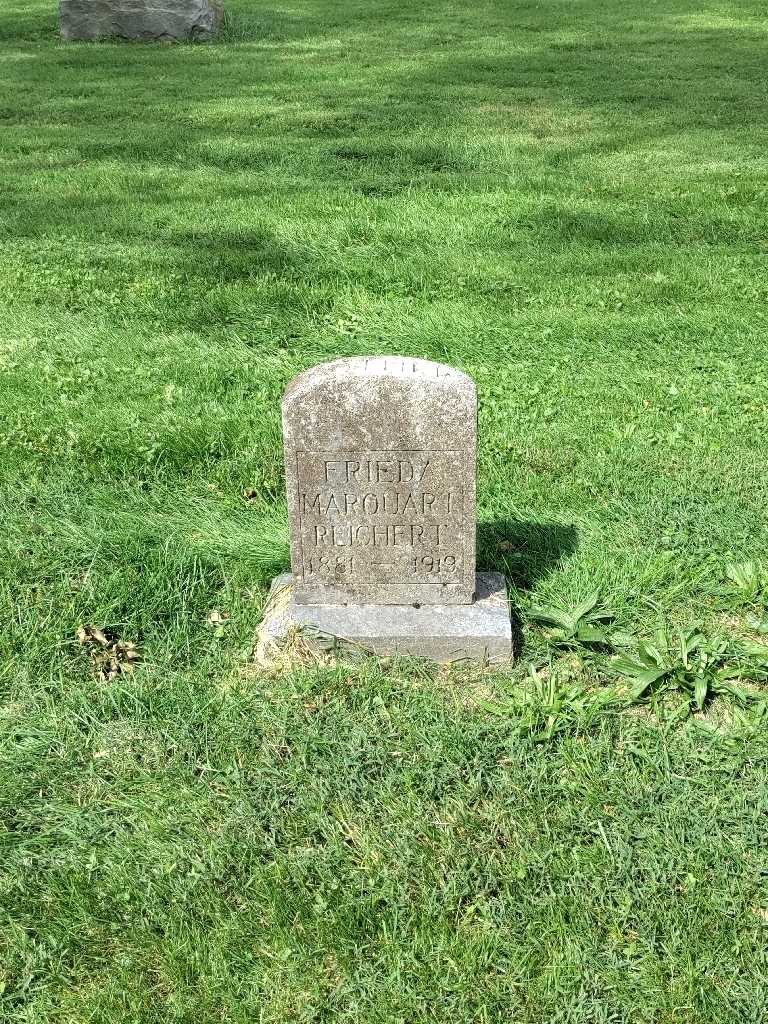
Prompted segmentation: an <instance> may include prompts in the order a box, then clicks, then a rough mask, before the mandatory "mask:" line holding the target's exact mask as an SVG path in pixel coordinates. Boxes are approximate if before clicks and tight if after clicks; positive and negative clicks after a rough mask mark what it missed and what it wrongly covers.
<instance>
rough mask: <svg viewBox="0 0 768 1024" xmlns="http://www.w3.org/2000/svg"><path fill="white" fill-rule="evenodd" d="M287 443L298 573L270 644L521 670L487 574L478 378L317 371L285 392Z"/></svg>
mask: <svg viewBox="0 0 768 1024" xmlns="http://www.w3.org/2000/svg"><path fill="white" fill-rule="evenodd" d="M283 440H284V447H285V470H286V485H287V495H288V513H289V522H290V534H291V566H292V570H293V571H292V574H291V575H290V576H284V577H280V578H279V579H278V580H276V581H275V583H274V584H273V597H274V595H276V594H277V593H278V592H280V593H281V594H282V595H283V596H282V599H281V601H280V602H279V608H280V613H279V615H276V614H274V613H273V614H271V615H270V614H269V613H268V614H267V616H266V618H265V623H264V626H263V627H262V637H264V636H268V637H271V638H273V639H275V640H278V639H279V638H280V637H281V636H283V635H285V634H286V633H287V631H288V630H289V629H290V627H291V625H294V626H299V627H304V626H312V627H314V629H315V630H318V631H320V632H322V633H323V634H328V635H331V636H334V637H338V638H341V639H343V640H346V641H349V642H350V643H352V644H357V645H359V646H361V647H364V648H366V649H368V650H372V651H374V652H375V653H378V654H392V653H396V652H400V653H408V654H419V655H423V656H426V657H429V658H432V659H434V660H437V661H454V660H473V661H486V662H497V663H498V662H505V661H508V660H509V659H510V657H511V628H510V618H509V609H508V605H507V599H506V587H505V584H504V580H503V577H502V576H500V574H498V573H481V574H477V573H476V569H475V522H476V511H475V504H476V501H475V475H476V453H477V394H476V389H475V384H474V381H473V380H472V379H471V378H470V377H468V376H467V375H466V374H465V373H462V372H461V371H459V370H456V369H453V368H452V367H450V366H445V365H443V364H442V363H435V362H430V361H428V360H424V359H412V358H401V357H390V356H387V357H355V358H351V359H339V360H336V361H334V362H331V363H324V364H321V365H320V366H315V367H313V368H312V369H310V370H307V371H305V372H304V373H302V374H300V375H299V376H298V377H297V378H295V380H294V381H292V383H291V384H290V385H289V386H288V389H287V390H286V393H285V397H284V399H283ZM286 588H289V594H288V597H287V600H286ZM274 605H275V602H274V601H273V602H272V606H273V607H274Z"/></svg>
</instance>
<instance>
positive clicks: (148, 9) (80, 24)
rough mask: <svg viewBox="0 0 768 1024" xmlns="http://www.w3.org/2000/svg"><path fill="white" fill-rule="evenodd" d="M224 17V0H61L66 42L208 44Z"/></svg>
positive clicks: (62, 29) (63, 32)
mask: <svg viewBox="0 0 768 1024" xmlns="http://www.w3.org/2000/svg"><path fill="white" fill-rule="evenodd" d="M222 16H223V5H222V0H61V2H60V24H61V34H62V36H63V37H64V38H65V39H105V38H109V37H111V36H118V37H121V38H123V39H146V40H153V39H154V40H160V41H171V40H205V39H210V38H211V37H212V36H213V35H214V34H215V32H216V29H217V27H218V25H219V23H220V22H221V19H222Z"/></svg>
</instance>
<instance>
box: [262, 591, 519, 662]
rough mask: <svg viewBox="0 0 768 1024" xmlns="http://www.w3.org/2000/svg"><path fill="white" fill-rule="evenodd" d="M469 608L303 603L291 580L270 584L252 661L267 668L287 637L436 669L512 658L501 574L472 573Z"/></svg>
mask: <svg viewBox="0 0 768 1024" xmlns="http://www.w3.org/2000/svg"><path fill="white" fill-rule="evenodd" d="M475 589H476V596H475V600H474V601H473V603H472V604H471V605H423V606H422V607H420V608H414V607H413V605H372V604H369V605H351V604H349V605H338V604H336V605H333V604H325V605H308V604H298V603H297V601H296V599H295V592H294V583H293V577H292V576H291V575H290V574H288V573H286V574H285V575H284V576H278V577H277V579H276V580H274V582H273V583H272V590H271V592H270V595H269V600H268V602H267V611H266V613H265V616H264V621H263V622H262V624H261V627H260V629H259V643H258V652H259V657H260V660H261V661H262V662H263V663H265V664H269V663H270V662H271V661H272V660H274V659H275V658H276V657H277V656H278V653H279V652H280V650H281V649H282V648H283V647H284V645H285V644H286V643H288V642H290V639H291V637H292V636H293V635H295V634H299V635H301V637H302V642H303V643H304V644H305V645H308V646H309V647H310V648H311V647H313V646H314V647H316V648H317V649H318V651H327V650H328V648H329V646H332V649H333V650H334V651H336V652H338V653H340V654H343V653H345V651H349V650H350V649H355V648H357V649H360V650H363V651H369V652H371V653H372V654H376V655H379V656H391V655H396V654H400V655H408V656H414V657H421V658H429V659H430V660H431V661H436V662H439V663H442V664H446V663H459V664H463V663H469V664H473V665H486V666H490V667H493V666H496V667H502V666H504V665H507V664H509V662H510V660H511V658H512V630H511V625H510V619H509V606H508V604H507V588H506V585H505V583H504V577H503V576H502V575H501V574H500V573H497V572H487V573H478V574H477V580H476V584H475Z"/></svg>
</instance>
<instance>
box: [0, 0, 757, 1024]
mask: <svg viewBox="0 0 768 1024" xmlns="http://www.w3.org/2000/svg"><path fill="white" fill-rule="evenodd" d="M767 47H768V16H766V12H765V8H764V5H763V4H761V3H758V2H757V0H739V2H738V3H737V2H736V0H721V2H719V3H713V2H704V3H694V2H693V0H665V2H659V3H654V2H644V3H640V2H639V0H624V2H622V3H618V2H616V3H598V2H597V0H571V2H567V3H566V2H556V0H544V2H540V3H533V2H529V0H526V2H520V0H518V2H514V0H508V2H507V0H480V2H478V3H473V4H464V3H458V2H455V0H454V2H449V0H442V2H437V0H422V2H419V3H417V4H408V3H400V2H397V3H396V2H394V0H382V2H375V0H365V2H363V0H334V2H330V0H290V2H288V3H285V4H281V5H279V6H277V5H273V4H263V5H262V4H260V3H256V2H253V3H251V2H248V0H229V2H228V23H227V26H226V30H225V32H224V34H223V36H222V37H221V39H220V40H219V41H218V42H217V43H216V44H214V45H211V46H197V47H188V46H178V47H163V46H158V47H154V46H149V45H135V46H129V45H119V44H112V43H105V44H99V45H87V44H83V45H79V44H70V45H63V44H61V43H60V42H59V41H58V39H57V37H56V12H55V3H54V2H53V0H46V2H43V0H5V2H4V3H3V5H2V9H0V83H1V84H0V177H1V179H2V191H1V192H0V243H1V244H0V296H1V299H0V373H1V374H2V377H0V384H1V387H0V421H1V422H2V425H3V429H2V432H1V433H0V445H1V446H2V450H1V451H0V508H1V509H2V525H3V530H2V536H1V537H0V657H1V659H2V660H1V661H0V759H1V762H0V764H1V767H0V815H1V817H0V990H1V992H0V1019H2V1020H6V1019H7V1020H9V1021H14V1022H15V1021H23V1022H30V1024H42V1022H46V1024H48V1022H62V1024H63V1022H67V1024H69V1022H74V1021H77V1022H80V1021H83V1022H84V1021H93V1022H101V1021H109V1022H113V1021H115V1022H117V1021H121V1022H122V1021H137V1022H144V1021H147V1022H149V1021H167V1020H181V1021H195V1022H196V1024H197V1022H201V1021H202V1022H206V1024H207V1022H209V1021H210V1022H213V1021H237V1022H240V1021H242V1022H245V1021H249V1022H250V1021H262V1022H264V1024H272V1022H274V1024H278V1022H280V1024H282V1022H284V1021H300V1022H322V1021H331V1020H333V1021H349V1022H353V1021H354V1022H365V1024H384V1022H386V1024H397V1022H402V1024H411V1022H421V1021H425V1022H426V1021H440V1022H449V1021H450V1022H452V1024H453V1022H461V1024H475V1022H478V1024H486V1022H489V1024H490V1022H496V1021H499V1022H501V1021H511V1022H515V1024H517V1022H521V1024H522V1022H526V1024H527V1022H531V1024H533V1022H536V1024H538V1022H541V1021H553V1022H558V1024H560V1022H562V1024H565V1022H579V1024H600V1022H605V1024H609V1022H610V1024H614V1022H625V1021H626V1022H628V1024H629V1022H632V1024H638V1022H642V1024H645V1022H648V1024H662V1022H673V1021H674V1022H675V1024H678V1022H686V1024H688V1022H691V1024H692V1022H696V1024H698V1022H711V1021H718V1022H721V1021H722V1022H732V1021H739V1022H741V1021H744V1022H753V1021H754V1022H755V1024H757V1022H758V1021H762V1019H763V1014H764V1007H765V1005H766V1000H768V955H766V927H768V924H767V923H766V922H768V887H766V877H768V876H767V874H766V871H767V870H768V862H766V855H765V849H764V847H765V843H764V842H763V838H764V831H765V821H766V813H767V812H768V741H767V740H766V730H765V727H764V722H765V705H764V702H763V701H762V700H757V702H755V700H754V699H752V698H750V701H749V702H747V704H746V705H745V706H744V707H740V706H739V702H738V701H733V700H730V699H728V698H727V697H722V696H715V698H714V700H712V701H711V702H710V703H708V704H707V707H706V709H705V711H704V712H703V713H696V714H694V715H693V716H692V717H689V718H688V719H686V720H685V721H684V722H682V723H681V722H680V721H676V719H677V718H679V712H680V709H681V708H683V710H685V711H686V712H687V711H688V710H689V707H688V703H687V697H686V696H685V695H681V694H679V693H677V692H674V690H675V688H674V686H670V687H669V688H668V690H671V691H672V692H667V693H666V694H657V695H655V696H652V699H651V702H650V704H649V705H648V706H647V707H646V706H640V707H630V708H629V709H627V708H626V707H625V705H626V704H627V703H628V701H626V700H625V701H624V702H623V704H622V701H621V699H620V697H616V696H615V693H616V691H615V681H614V679H613V676H612V675H611V674H610V672H609V669H610V663H609V660H608V657H607V655H605V654H600V652H599V651H598V652H597V653H591V652H590V650H589V649H588V648H586V647H584V646H579V645H576V646H575V647H574V646H573V645H571V646H570V647H566V648H564V649H563V648H561V647H559V646H558V645H557V644H556V643H555V641H554V639H553V637H552V636H551V635H550V634H548V633H547V632H546V631H545V630H542V629H541V628H540V627H539V626H537V625H536V624H535V622H534V619H535V615H534V614H533V610H534V609H535V608H537V607H541V606H544V607H547V606H550V605H553V604H554V605H560V606H562V607H565V608H568V607H573V606H574V605H575V604H577V603H578V602H579V601H582V600H583V599H584V598H586V597H587V596H588V595H589V594H590V593H592V592H593V591H595V590H598V591H599V592H600V594H601V601H602V603H603V604H606V605H608V606H609V607H610V608H611V609H612V610H613V611H614V612H615V614H616V621H617V625H618V626H619V627H621V629H622V630H623V631H624V632H625V633H627V634H628V635H629V636H630V637H632V638H634V639H635V640H636V641H639V640H643V639H648V638H650V637H651V636H652V634H653V632H654V630H655V629H656V628H657V626H658V625H659V623H662V624H663V626H664V628H665V629H669V630H672V629H673V628H680V629H682V630H688V629H690V628H692V627H694V626H696V627H697V628H699V629H700V630H701V631H702V634H703V635H704V636H705V637H706V638H707V643H711V644H716V643H717V642H718V638H719V637H726V638H727V639H728V642H729V643H733V644H739V643H743V642H745V641H746V640H748V639H750V638H752V639H754V637H755V636H756V635H759V629H760V626H759V621H760V618H761V617H762V616H763V614H764V608H765V605H766V603H768V597H766V593H767V591H766V584H767V581H766V578H765V573H764V568H763V566H764V565H765V555H764V552H765V549H766V546H767V545H768V520H767V519H766V513H765V510H766V508H767V507H768V474H766V471H765V467H766V465H767V464H768V432H767V431H766V416H767V413H768V399H767V398H766V394H767V393H768V392H767V391H766V386H767V385H768V362H766V354H765V353H766V343H765V338H766V328H768V316H767V315H766V308H768V307H767V306H766V299H768V275H767V274H766V256H767V255H768V173H767V172H768V157H766V153H767V152H768V149H766V146H767V144H768V127H767V125H768V121H767V120H766V110H767V109H768V106H767V104H766V101H768V84H767V82H768V79H767V78H766V74H765V71H766V52H767ZM379 352H381V353H388V352H392V353H399V352H403V353H407V354H413V355H419V356H425V357H429V358H435V359H440V360H444V361H447V362H449V363H452V364H455V365H457V366H460V367H462V368H463V369H466V370H467V371H468V372H470V373H471V374H472V375H473V376H474V377H475V378H476V379H477V382H478V387H479V391H480V396H481V408H480V445H481V451H480V465H479V480H478V501H479V510H478V515H479V520H480V529H479V544H480V552H479V554H480V561H481V563H482V564H483V566H484V567H490V568H496V569H500V570H502V571H504V572H505V573H506V575H507V577H508V579H509V581H510V587H511V591H512V597H513V603H514V607H515V610H516V614H517V615H518V617H519V619H520V624H521V641H522V645H523V646H522V650H521V657H520V660H519V663H518V665H517V666H516V667H515V669H514V670H512V671H511V672H510V673H508V674H506V675H501V676H483V675H478V674H466V673H461V672H455V673H448V674H446V673H435V672H433V671H432V670H429V669H427V668H425V667H420V666H418V665H409V664H407V663H395V664H393V665H389V666H386V665H385V666H380V667H377V666H376V665H374V664H372V663H367V662H364V663H362V664H356V665H353V666H351V667H348V668H322V667H318V668H312V667H311V666H309V667H304V668H299V669H297V670H296V671H295V672H294V673H293V674H290V675H284V676H279V677H276V678H267V677H265V676H264V675H263V674H260V673H259V672H258V671H256V670H255V668H254V666H253V661H252V649H253V636H254V632H255V629H256V626H257V624H258V622H259V618H260V614H261V608H262V604H263V599H264V596H265V593H266V587H267V585H268V582H269V580H270V579H271V577H272V576H273V575H275V574H276V573H278V572H280V571H283V570H284V569H285V567H286V565H287V559H288V551H287V525H286V516H285V511H284V489H283V471H282V455H281V448H280V428H279V403H280V396H281V393H282V390H283V388H284V386H285V385H286V383H287V382H288V381H289V380H290V379H291V378H292V377H293V376H294V375H295V374H296V373H297V372H298V371H300V370H301V369H303V368H304V367H306V366H309V365H312V364H313V363H315V362H319V361H322V360H325V359H330V358H334V357H337V356H341V355H348V354H364V353H379ZM245 489H251V490H252V492H253V494H254V495H255V496H254V497H253V498H252V499H251V500H248V501H246V500H245V499H244V498H243V497H242V494H243V491H244V490H245ZM761 558H762V565H761ZM750 560H753V561H755V562H756V563H757V570H756V572H757V574H758V576H759V577H760V579H759V581H758V583H757V584H756V586H755V587H753V588H752V589H749V588H747V590H748V592H747V590H745V589H744V588H742V589H741V590H739V588H738V587H737V588H735V589H734V588H733V587H731V588H730V589H728V584H727V582H726V580H727V572H728V570H727V567H728V566H729V565H730V564H733V563H737V564H741V563H745V562H747V561H750ZM761 573H762V576H761V575H760V574H761ZM731 575H733V571H731ZM213 609H220V610H222V612H227V613H228V614H229V618H228V619H227V620H226V623H225V624H224V625H220V626H218V627H217V628H214V627H213V626H212V625H211V624H210V623H209V621H208V617H209V615H210V612H211V611H212V610H213ZM83 624H92V625H95V626H99V627H102V628H104V629H107V630H109V631H110V632H111V634H113V635H114V636H116V637H120V638H122V639H124V640H126V641H131V642H134V643H136V644H137V645H138V647H139V649H140V651H141V653H142V658H143V661H142V664H141V666H140V667H139V668H138V669H137V670H136V671H135V672H134V673H132V674H121V675H118V676H117V677H116V678H114V679H112V680H109V681H107V680H105V679H103V678H100V677H99V675H98V673H95V672H94V670H93V665H92V663H91V661H90V659H89V656H88V651H87V650H86V649H85V648H83V647H81V645H80V644H78V642H77V639H76V634H77V630H78V628H79V627H80V626H82V625H83ZM755 675H756V677H757V678H756V679H753V680H752V684H751V685H752V687H753V689H752V691H751V692H752V696H753V697H754V696H755V695H756V696H758V697H760V696H761V695H762V694H763V693H764V689H765V688H764V684H763V683H762V682H761V681H760V678H759V676H760V673H759V672H757V673H755ZM674 678H678V677H674ZM680 678H682V677H680ZM681 701H682V703H681ZM537 741H538V742H537Z"/></svg>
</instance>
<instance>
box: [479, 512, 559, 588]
mask: <svg viewBox="0 0 768 1024" xmlns="http://www.w3.org/2000/svg"><path fill="white" fill-rule="evenodd" d="M577 546H578V531H577V530H576V527H575V526H562V525H560V524H559V523H529V522H522V521H520V520H516V519H495V520H493V521H491V522H481V523H478V524H477V565H478V568H479V569H489V570H494V571H496V572H500V573H503V574H504V576H505V577H506V578H507V579H508V580H509V581H510V583H512V585H513V586H514V587H515V589H517V590H530V589H531V588H533V587H534V586H535V585H536V583H537V582H538V581H539V580H540V579H543V578H544V577H545V576H548V575H549V574H550V573H551V572H552V571H553V570H554V569H555V568H557V566H558V565H559V564H560V562H561V561H562V560H563V559H564V558H566V557H567V556H568V555H570V554H572V553H573V552H574V551H575V550H576V548H577Z"/></svg>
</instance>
